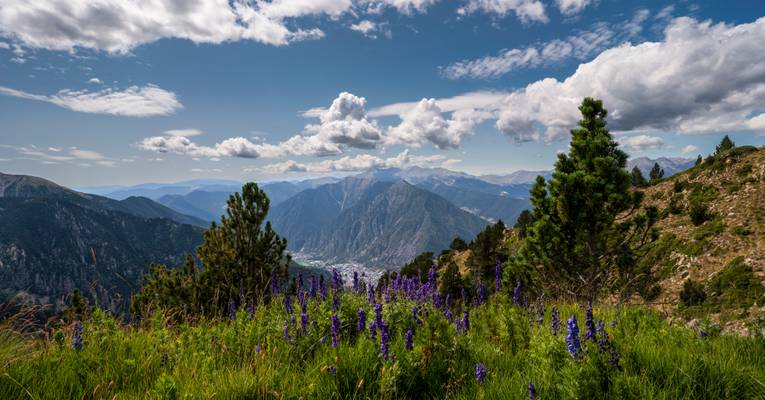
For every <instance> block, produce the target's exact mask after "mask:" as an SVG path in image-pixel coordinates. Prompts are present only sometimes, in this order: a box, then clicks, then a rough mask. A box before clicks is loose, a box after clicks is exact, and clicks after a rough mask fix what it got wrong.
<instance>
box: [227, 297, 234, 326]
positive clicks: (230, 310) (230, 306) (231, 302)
mask: <svg viewBox="0 0 765 400" xmlns="http://www.w3.org/2000/svg"><path fill="white" fill-rule="evenodd" d="M228 320H229V321H236V303H234V300H229V301H228Z"/></svg>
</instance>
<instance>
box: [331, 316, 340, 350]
mask: <svg viewBox="0 0 765 400" xmlns="http://www.w3.org/2000/svg"><path fill="white" fill-rule="evenodd" d="M339 340H340V319H339V318H337V315H332V347H337V343H338V342H339Z"/></svg>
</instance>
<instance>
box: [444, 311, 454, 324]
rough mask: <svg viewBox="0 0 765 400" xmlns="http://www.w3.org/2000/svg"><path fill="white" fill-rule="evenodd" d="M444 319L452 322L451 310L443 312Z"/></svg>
mask: <svg viewBox="0 0 765 400" xmlns="http://www.w3.org/2000/svg"><path fill="white" fill-rule="evenodd" d="M444 318H446V320H447V321H449V323H452V322H454V315H453V314H452V310H450V309H448V308H447V309H446V311H444Z"/></svg>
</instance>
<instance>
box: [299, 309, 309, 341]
mask: <svg viewBox="0 0 765 400" xmlns="http://www.w3.org/2000/svg"><path fill="white" fill-rule="evenodd" d="M307 325H308V313H307V312H306V309H305V307H303V309H302V312H301V313H300V332H302V333H303V335H305V334H306V332H307V331H308V329H307Z"/></svg>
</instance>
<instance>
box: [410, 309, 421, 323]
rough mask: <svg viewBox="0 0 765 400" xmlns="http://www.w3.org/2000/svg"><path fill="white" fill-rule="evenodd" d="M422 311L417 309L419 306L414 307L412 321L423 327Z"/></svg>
mask: <svg viewBox="0 0 765 400" xmlns="http://www.w3.org/2000/svg"><path fill="white" fill-rule="evenodd" d="M419 314H420V310H419V309H418V308H417V306H414V307H412V319H413V320H414V323H415V324H417V325H421V324H422V321H420V316H419Z"/></svg>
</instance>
